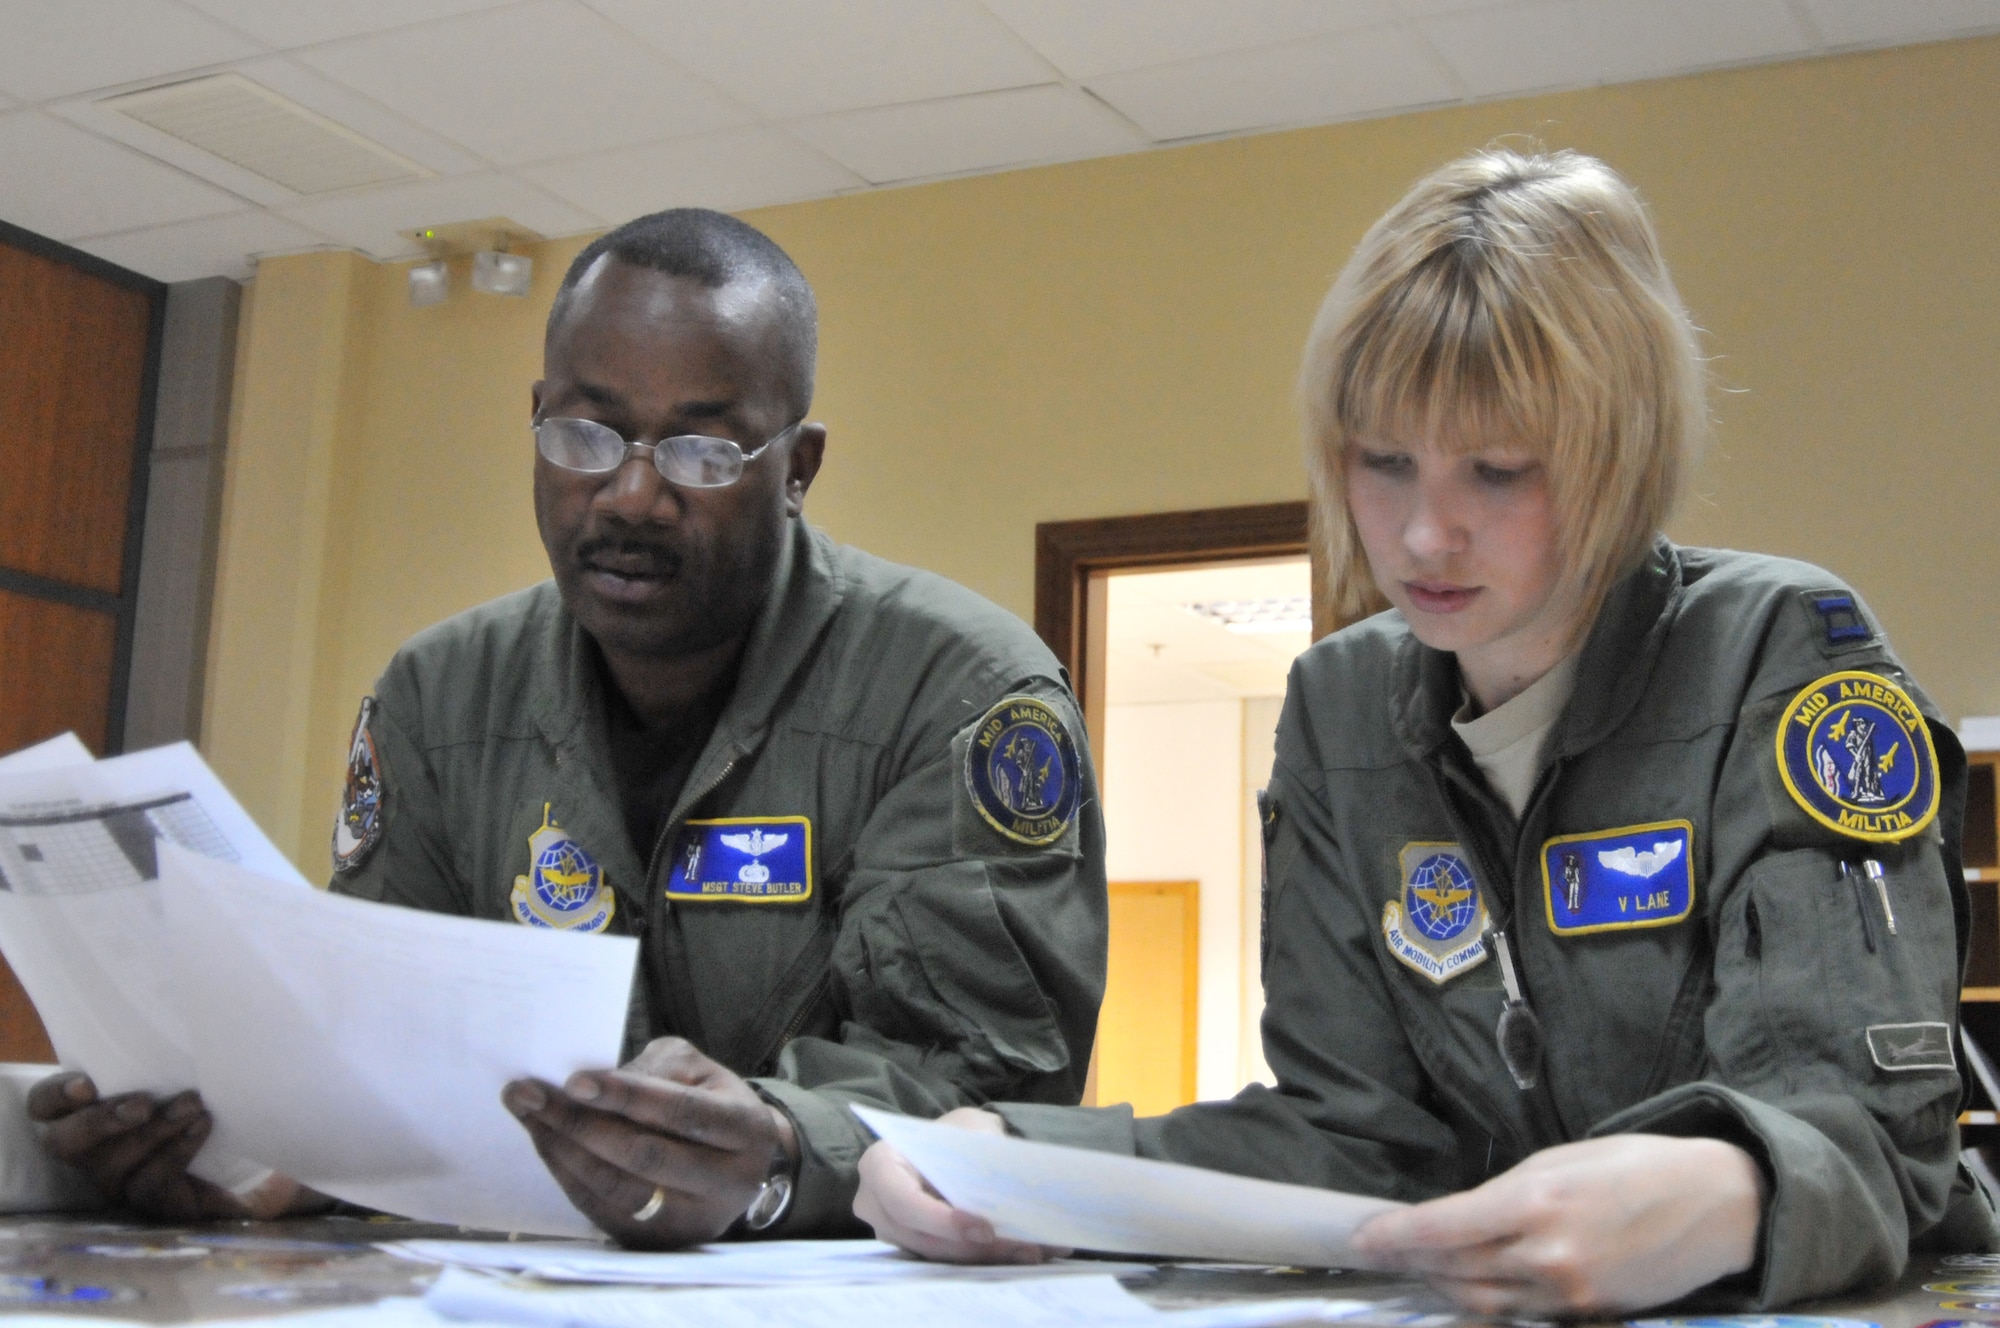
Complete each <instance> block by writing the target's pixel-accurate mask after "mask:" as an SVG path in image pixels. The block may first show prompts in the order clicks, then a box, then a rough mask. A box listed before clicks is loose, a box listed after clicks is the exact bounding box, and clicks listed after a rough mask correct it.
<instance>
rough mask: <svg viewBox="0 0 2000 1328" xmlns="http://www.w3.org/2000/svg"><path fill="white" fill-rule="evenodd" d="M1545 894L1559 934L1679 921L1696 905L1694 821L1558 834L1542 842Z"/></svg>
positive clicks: (1551, 924) (1552, 926) (1551, 927)
mask: <svg viewBox="0 0 2000 1328" xmlns="http://www.w3.org/2000/svg"><path fill="white" fill-rule="evenodd" d="M1542 897H1543V902H1544V903H1545V904H1546V905H1547V906H1548V915H1549V930H1550V931H1552V932H1555V933H1556V934H1557V935H1559V936H1581V935H1584V934H1585V933H1588V932H1597V931H1629V930H1632V929H1634V928H1637V927H1664V926H1666V925H1667V924H1668V923H1672V922H1679V921H1680V920H1681V919H1682V918H1685V917H1686V916H1687V915H1688V914H1689V913H1690V912H1692V911H1693V910H1694V826H1693V825H1691V824H1689V823H1688V822H1686V821H1656V822H1653V823H1652V824H1650V825H1626V826H1620V827H1618V828H1617V829H1616V830H1596V831H1593V832H1591V833H1590V834H1587V835H1558V836H1557V837H1556V838H1554V839H1551V840H1549V841H1548V843H1546V844H1543V845H1542Z"/></svg>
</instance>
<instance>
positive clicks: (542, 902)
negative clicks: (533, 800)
mask: <svg viewBox="0 0 2000 1328" xmlns="http://www.w3.org/2000/svg"><path fill="white" fill-rule="evenodd" d="M511 898H512V902H513V905H514V920H515V921H516V922H519V923H521V924H522V925H523V926H528V927H549V928H553V929H554V930H556V931H603V930H604V929H605V928H606V927H608V926H610V925H611V919H612V918H613V917H614V916H616V914H617V912H618V897H617V895H616V894H614V893H613V892H612V889H611V883H610V882H609V881H606V880H605V879H604V869H603V868H602V867H600V866H598V865H597V859H596V858H593V857H591V856H590V854H589V853H587V852H586V851H585V850H584V847H583V845H581V844H579V843H577V842H576V841H575V840H574V839H571V838H570V837H569V832H568V831H566V830H564V829H563V828H562V827H561V826H559V825H557V824H556V823H555V821H554V819H553V818H551V817H550V815H549V805H548V804H546V803H544V804H543V805H542V828H541V829H539V830H537V831H535V833H533V834H532V835H529V836H528V874H527V875H526V876H516V877H515V878H514V889H513V893H512V896H511Z"/></svg>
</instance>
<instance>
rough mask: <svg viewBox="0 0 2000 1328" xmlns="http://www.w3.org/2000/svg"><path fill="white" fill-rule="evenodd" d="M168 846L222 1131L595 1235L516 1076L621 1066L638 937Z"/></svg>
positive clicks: (342, 1171)
mask: <svg viewBox="0 0 2000 1328" xmlns="http://www.w3.org/2000/svg"><path fill="white" fill-rule="evenodd" d="M160 863H161V871H162V877H163V882H162V883H163V886H164V890H163V900H164V903H165V906H166V917H167V930H168V932H169V934H170V936H171V937H172V943H173V944H172V950H173V957H174V969H175V973H176V975H177V978H178V985H179V990H180V996H181V1001H182V1005H183V1008H184V1009H185V1011H186V1015H187V1021H188V1026H189V1028H190V1030H191V1033H192V1039H193V1047H194V1062H195V1070H196V1076H197V1079H198V1081H199V1082H200V1084H201V1091H202V1096H203V1098H205V1099H206V1100H207V1102H208V1107H209V1110H210V1111H211V1112H212V1113H213V1114H214V1116H215V1134H214V1136H213V1138H214V1139H215V1141H216V1142H217V1143H218V1144H220V1145H223V1146H226V1147H227V1148H229V1149H231V1150H232V1151H236V1152H240V1153H244V1154H247V1155H249V1156H253V1157H259V1158H262V1159H263V1160H264V1161H265V1162H267V1163H269V1164H270V1165H271V1166H273V1167H276V1168H277V1169H278V1170H279V1171H282V1172H284V1173H285V1174H286V1175H288V1176H291V1177H293V1178H295V1179H297V1180H299V1181H302V1182H304V1183H305V1184H307V1185H310V1186H312V1187H313V1188H314V1189H316V1190H320V1191H322V1192H323V1193H326V1194H331V1195H333V1196H335V1197H336V1198H341V1199H346V1200H348V1201H350V1202H352V1203H358V1204H366V1205H368V1206H369V1207H371V1208H380V1209H384V1210H386V1211H388V1212H392V1213H401V1214H403V1215H405V1216H407V1217H414V1218H419V1219H423V1220H426V1221H433V1222H456V1223H460V1224H463V1225H465V1226H476V1227H485V1228H488V1229H492V1230H499V1231H523V1232H533V1233H535V1234H538V1235H591V1234H595V1231H596V1229H595V1228H594V1227H592V1226H591V1224H590V1223H589V1221H588V1220H586V1219H585V1218H584V1216H583V1215H582V1214H581V1213H579V1212H578V1211H577V1210H576V1209H575V1208H574V1207H573V1206H571V1204H570V1202H569V1200H568V1199H567V1198H566V1197H564V1195H563V1192H562V1190H561V1188H560V1187H558V1186H557V1184H556V1182H555V1180H554V1178H553V1177H551V1176H550V1175H549V1172H548V1169H547V1168H546V1167H545V1166H544V1165H543V1164H542V1160H541V1157H540V1156H539V1155H538V1154H537V1153H536V1152H535V1149H534V1145H533V1144H532V1143H530V1142H529V1139H528V1134H527V1131H525V1130H524V1129H522V1128H521V1124H520V1122H519V1121H517V1120H515V1119H514V1118H513V1116H511V1115H510V1114H508V1112H507V1109H506V1108H505V1107H503V1106H501V1105H500V1089H501V1087H502V1086H503V1085H504V1084H506V1083H507V1081H509V1080H511V1079H518V1078H522V1077H524V1076H530V1075H532V1076H535V1077H538V1078H541V1079H546V1080H549V1081H552V1082H555V1083H560V1082H562V1080H564V1079H565V1078H567V1077H568V1076H569V1075H570V1074H572V1073H574V1072H575V1071H577V1070H581V1069H589V1068H602V1067H607V1066H611V1065H615V1064H616V1063H617V1059H618V1049H619V1043H620V1041H621V1040H622V1038H623V1036H624V1031H625V1007H626V1002H627V1000H628V999H629V998H630V996H631V991H632V970H633V965H634V962H635V960H636V958H637V956H638V949H639V943H638V942H637V941H635V940H633V939H632V938H631V937H629V936H586V935H578V934H575V933H571V932H561V931H549V930H543V929H540V928H534V927H520V926H515V925H513V924H511V923H503V922H484V921H479V920H476V919H473V918H458V917H446V916H442V915H440V914H436V913H425V912H421V911H418V910H416V909H408V908H397V907H394V906H391V905H385V904H375V903H369V902H367V901H365V900H359V899H348V898H344V897H342V896H338V895H328V894H322V893H320V892H318V891H306V892H300V893H293V892H291V891H281V890H275V889H273V888H272V887H271V883H270V882H268V881H266V880H265V879H263V878H262V877H260V876H258V875H257V874H255V873H253V872H249V871H245V870H243V869H241V868H238V867H233V866H230V865H228V864H225V863H218V862H213V861H209V860H206V859H203V858H199V857H196V856H195V855H194V854H191V853H186V852H182V851H180V850H178V849H175V848H173V847H164V848H162V849H161V851H160Z"/></svg>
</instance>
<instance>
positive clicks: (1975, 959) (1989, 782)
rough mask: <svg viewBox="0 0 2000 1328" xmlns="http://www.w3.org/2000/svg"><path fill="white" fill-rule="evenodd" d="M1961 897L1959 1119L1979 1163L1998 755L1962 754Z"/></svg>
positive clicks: (1998, 968)
mask: <svg viewBox="0 0 2000 1328" xmlns="http://www.w3.org/2000/svg"><path fill="white" fill-rule="evenodd" d="M1965 759H1966V784H1965V843H1964V853H1965V892H1966V894H1967V895H1968V896H1969V897H1970V901H1971V904H1972V909H1971V913H1972V916H1971V930H1972V934H1971V937H1970V939H1969V943H1968V945H1967V946H1966V954H1965V986H1964V987H1963V988H1962V989H1961V990H1960V993H1959V1024H1960V1028H1961V1032H1962V1034H1963V1039H1962V1040H1963V1043H1964V1047H1965V1060H1966V1062H1967V1063H1966V1065H1965V1066H1964V1067H1963V1068H1964V1070H1965V1074H1966V1078H1967V1079H1968V1080H1970V1081H1971V1084H1972V1100H1971V1101H1970V1102H1969V1103H1968V1104H1967V1107H1968V1109H1967V1110H1966V1111H1963V1112H1961V1113H1960V1114H1959V1117H1958V1123H1959V1126H1960V1128H1961V1129H1962V1130H1963V1131H1964V1136H1965V1143H1966V1144H1967V1145H1969V1146H1975V1147H1977V1150H1978V1152H1979V1153H1980V1154H1981V1155H1982V1157H1983V1158H1993V1157H1995V1155H1996V1153H2000V1069H1996V1067H1995V1065H1994V1063H1993V1060H1992V1057H1993V1055H1994V1054H1995V1053H2000V797H1996V793H2000V751H1973V752H1967V753H1966V754H1965Z"/></svg>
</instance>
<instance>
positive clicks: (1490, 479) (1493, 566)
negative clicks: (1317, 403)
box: [1346, 438, 1578, 710]
mask: <svg viewBox="0 0 2000 1328" xmlns="http://www.w3.org/2000/svg"><path fill="white" fill-rule="evenodd" d="M1346 464H1347V506H1348V511H1349V512H1350V513H1352V515H1353V518H1354V526H1355V530H1356V531H1357V533H1359V535H1360V537H1361V546H1362V548H1363V550H1364V551H1366V553H1367V555H1368V566H1369V570H1370V571H1371V572H1372V573H1373V574H1374V578H1375V584H1376V586H1377V587H1378V588H1380V590H1381V591H1382V594H1383V595H1384V596H1385V597H1387V599H1388V601H1389V602H1390V603H1391V604H1393V605H1395V606H1396V608H1398V609H1400V610H1402V613H1403V617H1404V618H1405V619H1406V620H1407V621H1408V622H1409V624H1410V630H1411V631H1412V632H1414V633H1415V634H1416V637H1417V639H1418V640H1419V641H1422V642H1423V643H1424V644H1425V645H1427V646H1430V647H1432V648H1433V649H1436V650H1448V651H1450V652H1452V653H1453V654H1454V655H1456V656H1458V666H1459V673H1460V674H1461V676H1462V677H1463V678H1464V680H1465V685H1466V689H1467V690H1468V691H1470V692H1471V693H1472V695H1473V696H1474V697H1475V698H1476V699H1477V700H1478V701H1479V703H1480V705H1481V707H1482V708H1483V709H1487V710H1490V709H1492V708H1493V707H1495V706H1497V705H1500V704H1501V703H1503V702H1505V701H1506V700H1508V699H1509V698H1511V697H1513V696H1515V695H1516V694H1518V693H1519V692H1520V691H1522V690H1523V689H1524V688H1526V687H1527V686H1528V685H1529V684H1530V683H1532V682H1534V681H1535V679H1537V678H1539V677H1541V676H1542V675H1543V674H1544V673H1546V672H1548V671H1549V669H1551V668H1552V667H1554V666H1555V664H1556V663H1557V662H1558V661H1560V660H1561V659H1562V657H1563V655H1564V654H1565V653H1566V652H1567V649H1568V647H1569V644H1570V642H1571V640H1572V638H1573V632H1572V630H1571V629H1572V627H1573V626H1574V624H1575V621H1576V618H1577V615H1578V608H1577V603H1576V596H1575V594H1574V592H1572V591H1566V590H1564V589H1563V587H1564V585H1565V583H1566V582H1567V583H1568V584H1570V585H1574V584H1575V581H1576V578H1574V577H1570V578H1565V576H1564V575H1563V573H1564V570H1565V569H1564V568H1563V566H1562V563H1561V560H1560V555H1559V553H1558V551H1557V545H1556V516H1555V504H1554V500H1553V497H1552V495H1551V493H1550V491H1549V479H1548V474H1547V471H1546V470H1545V469H1544V467H1543V465H1542V463H1541V462H1540V461H1539V460H1537V459H1536V458H1535V456H1534V455H1533V454H1532V453H1531V452H1529V451H1528V450H1527V449H1525V448H1522V447H1519V446H1517V445H1512V444H1508V445H1493V446H1487V447H1477V446H1475V447H1473V448H1472V449H1470V450H1467V451H1464V452H1463V453H1459V452H1457V450H1456V449H1454V451H1453V452H1450V453H1448V452H1446V451H1444V450H1443V449H1441V448H1439V447H1438V446H1437V445H1436V441H1435V439H1433V438H1421V439H1416V440H1413V441H1403V440H1393V441H1392V440H1386V439H1376V438H1365V439H1362V440H1359V441H1357V442H1355V443H1353V444H1351V445H1350V446H1349V448H1348V451H1347V463H1346Z"/></svg>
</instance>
